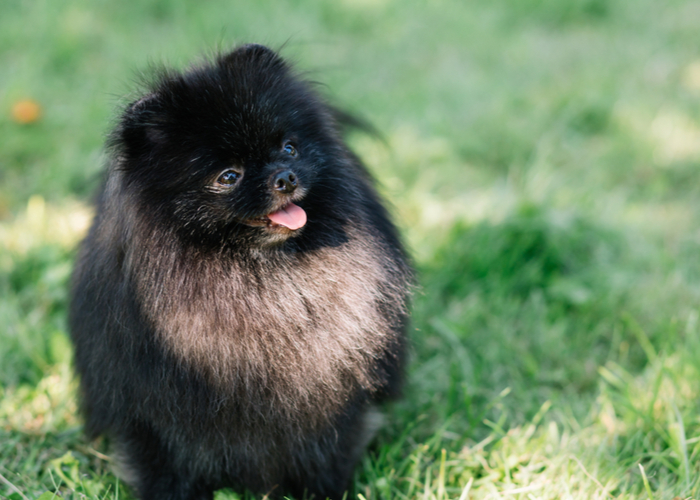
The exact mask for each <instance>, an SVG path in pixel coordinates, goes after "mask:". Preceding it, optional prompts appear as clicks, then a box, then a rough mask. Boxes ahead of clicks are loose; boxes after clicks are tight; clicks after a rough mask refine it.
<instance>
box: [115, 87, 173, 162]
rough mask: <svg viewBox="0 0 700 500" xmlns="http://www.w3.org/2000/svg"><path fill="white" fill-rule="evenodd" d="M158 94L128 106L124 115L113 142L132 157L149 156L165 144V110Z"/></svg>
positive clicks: (149, 95)
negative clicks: (154, 148)
mask: <svg viewBox="0 0 700 500" xmlns="http://www.w3.org/2000/svg"><path fill="white" fill-rule="evenodd" d="M161 99H162V98H161V96H160V95H159V94H158V93H155V92H153V93H150V94H147V95H145V96H144V97H142V98H141V99H139V100H138V101H135V102H133V103H131V104H130V105H129V106H127V108H126V110H125V111H124V113H123V114H122V118H121V122H120V124H119V127H117V129H116V131H115V137H113V142H114V143H116V144H118V145H119V146H120V147H121V149H122V151H123V152H124V153H125V154H126V155H127V156H130V157H132V158H133V157H138V156H142V155H144V154H148V153H149V152H150V151H151V150H152V149H153V147H154V146H157V145H159V144H163V143H164V142H165V140H166V133H165V123H166V117H165V108H164V106H163V105H162V101H161Z"/></svg>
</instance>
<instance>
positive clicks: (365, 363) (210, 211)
mask: <svg viewBox="0 0 700 500" xmlns="http://www.w3.org/2000/svg"><path fill="white" fill-rule="evenodd" d="M112 151H113V155H112V161H111V164H110V167H109V171H108V176H107V180H106V183H105V186H104V188H103V190H102V192H101V195H100V198H99V200H98V204H97V213H96V217H95V221H94V223H93V226H92V228H91V230H90V233H89V235H88V237H87V238H86V240H85V242H84V243H83V245H82V248H81V253H80V257H79V260H78V262H77V265H76V268H75V272H74V276H73V296H72V303H71V310H70V327H71V333H72V337H73V340H74V343H75V347H76V354H75V364H76V369H77V372H78V374H79V375H80V380H81V392H82V399H83V411H84V414H85V418H86V430H87V432H88V434H89V435H91V436H95V435H99V434H107V435H109V436H110V438H111V439H112V440H113V442H114V443H115V447H116V454H117V455H119V456H120V461H121V462H122V470H123V474H124V476H125V478H126V479H127V480H128V481H130V482H131V483H132V484H133V485H134V487H135V488H136V491H137V494H138V495H139V496H140V497H141V498H142V499H149V500H150V499H156V500H158V499H183V500H184V499H195V498H197V499H199V498H201V499H205V498H207V499H209V498H212V492H213V490H214V489H217V488H220V487H223V486H234V487H238V488H248V489H250V490H253V491H256V492H261V493H268V492H272V493H273V494H281V493H291V494H293V495H296V496H298V497H301V496H302V495H303V494H305V493H306V494H307V495H315V496H316V498H322V497H325V496H329V497H331V498H340V497H341V496H342V494H343V492H344V491H345V489H346V488H347V487H348V485H349V480H350V478H351V475H352V471H353V467H354V465H355V463H356V461H357V459H358V457H359V455H360V453H361V452H362V450H363V448H364V445H365V444H366V441H367V438H368V436H369V435H370V434H371V431H372V429H371V428H372V427H373V423H372V421H373V419H372V418H371V416H372V411H373V408H374V405H375V404H376V403H380V402H382V401H383V400H385V399H386V398H389V397H392V396H395V395H396V394H397V391H398V389H399V385H400V380H401V372H402V365H403V362H404V350H405V337H404V335H405V332H404V331H405V325H406V300H407V293H408V283H409V281H410V268H409V265H408V264H407V259H406V257H405V253H404V251H403V249H402V246H401V243H400V241H399V238H398V236H397V233H396V230H395V228H394V226H393V225H392V224H391V222H390V220H389V217H388V215H387V213H386V210H385V209H384V208H383V206H382V204H381V202H380V200H379V198H378V195H377V194H376V191H375V190H374V188H373V186H372V181H371V178H370V176H369V175H368V174H367V172H366V171H365V169H364V168H363V167H362V165H361V164H360V163H359V161H358V160H357V159H356V157H355V156H354V155H353V154H352V153H350V152H349V151H348V149H347V147H346V146H345V145H344V143H343V141H342V139H341V136H340V134H339V131H338V127H337V123H336V120H335V119H334V114H333V111H332V109H331V108H329V107H328V106H327V105H325V104H324V103H323V102H322V101H321V100H320V99H318V97H316V95H315V94H314V93H313V92H312V91H311V90H310V87H309V85H308V84H307V83H305V82H303V81H302V80H300V79H298V78H297V77H295V76H294V74H293V73H292V72H291V70H290V69H289V67H288V66H287V65H286V64H285V63H284V62H283V61H282V60H281V59H280V58H279V57H278V56H277V55H276V54H275V53H273V52H272V51H270V50H269V49H266V48H264V47H261V46H256V45H249V46H243V47H241V48H239V49H237V50H235V51H233V52H232V53H230V54H228V55H226V56H222V57H220V58H218V59H217V60H216V61H215V62H214V63H212V64H210V65H207V66H204V67H200V68H195V69H192V70H190V71H189V72H187V73H184V74H175V73H171V74H165V75H162V76H161V77H160V79H159V80H158V81H157V82H156V83H155V84H154V85H153V86H152V87H151V88H150V89H149V92H148V93H147V94H146V95H145V96H144V97H143V98H141V99H140V100H138V101H137V102H135V103H134V104H132V105H131V106H130V107H129V108H128V109H127V110H126V111H125V113H124V115H123V117H122V119H121V123H120V125H119V126H118V127H117V129H116V131H115V132H114V134H113V137H112ZM297 203H298V205H297Z"/></svg>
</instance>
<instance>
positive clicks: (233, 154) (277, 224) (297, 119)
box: [112, 45, 357, 246]
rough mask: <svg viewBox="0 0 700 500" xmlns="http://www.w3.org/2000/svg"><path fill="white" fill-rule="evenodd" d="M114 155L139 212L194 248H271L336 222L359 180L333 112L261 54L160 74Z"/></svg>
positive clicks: (256, 48) (246, 49) (275, 59)
mask: <svg viewBox="0 0 700 500" xmlns="http://www.w3.org/2000/svg"><path fill="white" fill-rule="evenodd" d="M112 145H113V147H114V149H115V157H116V158H117V161H116V162H115V165H116V167H115V170H116V171H118V172H119V173H120V175H121V176H122V178H123V182H124V183H125V185H126V186H128V189H130V190H131V192H132V193H135V194H136V198H137V200H138V202H139V204H140V206H141V208H142V210H143V211H144V212H145V213H147V214H149V217H151V218H152V219H153V220H154V223H156V224H162V223H165V224H168V225H169V227H170V228H171V229H174V230H175V232H176V233H177V234H179V235H180V236H182V237H183V238H185V239H189V240H190V241H193V242H201V241H209V242H212V243H213V244H218V243H219V242H222V241H227V242H232V241H237V242H241V241H243V240H245V242H246V243H245V244H246V245H251V244H252V245H259V246H269V245H275V244H280V243H282V242H285V241H286V240H288V239H289V238H292V237H297V236H300V235H302V234H303V233H304V232H308V231H309V230H310V229H309V226H312V225H313V223H314V222H318V221H319V220H321V219H323V220H331V221H332V220H334V219H335V220H337V219H338V218H340V219H342V217H343V214H342V212H343V206H342V205H343V204H342V202H340V201H338V200H335V201H332V200H333V199H334V198H336V197H341V198H342V197H343V196H345V195H346V194H347V193H345V194H343V191H344V190H345V191H347V190H352V186H351V185H350V184H352V179H353V178H356V177H357V172H354V173H349V172H345V170H347V169H348V168H349V169H350V170H352V167H348V166H347V164H352V161H349V160H348V158H349V155H348V153H347V151H346V149H345V147H344V145H343V142H342V140H341V139H340V136H339V133H338V128H337V126H336V121H335V119H334V115H333V112H332V110H331V108H329V107H328V106H326V104H324V102H323V101H322V100H321V99H320V98H319V97H318V96H317V95H316V94H315V93H314V91H313V90H312V89H311V86H310V85H309V84H308V83H307V82H305V81H304V80H303V79H301V78H299V77H297V75H295V74H294V72H293V71H292V69H291V68H290V67H289V66H288V65H287V64H286V63H285V62H284V61H283V60H282V59H281V58H280V57H279V56H278V55H277V54H276V53H275V52H273V51H272V50H270V49H268V48H266V47H263V46H260V45H245V46H242V47H240V48H238V49H236V50H234V51H233V52H231V53H228V54H226V55H223V56H220V57H218V58H217V59H216V60H215V61H214V62H212V63H210V64H207V65H204V66H200V67H195V68H193V69H191V70H189V71H187V72H184V73H175V72H162V73H161V74H160V75H159V76H158V78H157V79H156V81H155V82H154V83H153V84H151V85H150V86H149V88H148V90H147V92H146V93H145V95H144V96H143V97H142V98H140V99H139V100H137V101H136V102H134V103H132V104H131V105H130V106H129V107H128V108H127V109H126V111H125V112H124V114H123V116H122V118H121V122H120V125H119V126H118V127H117V130H116V131H115V133H114V134H113V137H112ZM348 179H349V180H348ZM312 219H313V220H312ZM317 219H318V220H317Z"/></svg>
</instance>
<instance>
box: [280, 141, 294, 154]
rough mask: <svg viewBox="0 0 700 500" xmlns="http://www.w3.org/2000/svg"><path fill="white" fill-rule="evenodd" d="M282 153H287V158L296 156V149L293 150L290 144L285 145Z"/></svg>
mask: <svg viewBox="0 0 700 500" xmlns="http://www.w3.org/2000/svg"><path fill="white" fill-rule="evenodd" d="M282 149H284V152H285V153H287V154H288V155H289V156H296V155H297V148H295V147H294V146H293V145H292V144H291V143H289V142H288V143H287V144H285V145H284V148H282Z"/></svg>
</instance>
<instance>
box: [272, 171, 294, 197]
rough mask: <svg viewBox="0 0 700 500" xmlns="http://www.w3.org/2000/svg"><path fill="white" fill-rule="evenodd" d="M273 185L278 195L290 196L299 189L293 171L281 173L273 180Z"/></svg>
mask: <svg viewBox="0 0 700 500" xmlns="http://www.w3.org/2000/svg"><path fill="white" fill-rule="evenodd" d="M272 185H273V188H274V190H275V191H277V192H278V193H283V194H290V193H292V192H294V190H295V189H296V188H297V185H298V181H297V176H296V175H295V174H294V172H292V171H291V170H285V171H283V172H279V173H278V174H276V175H275V176H274V177H273V178H272Z"/></svg>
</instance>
